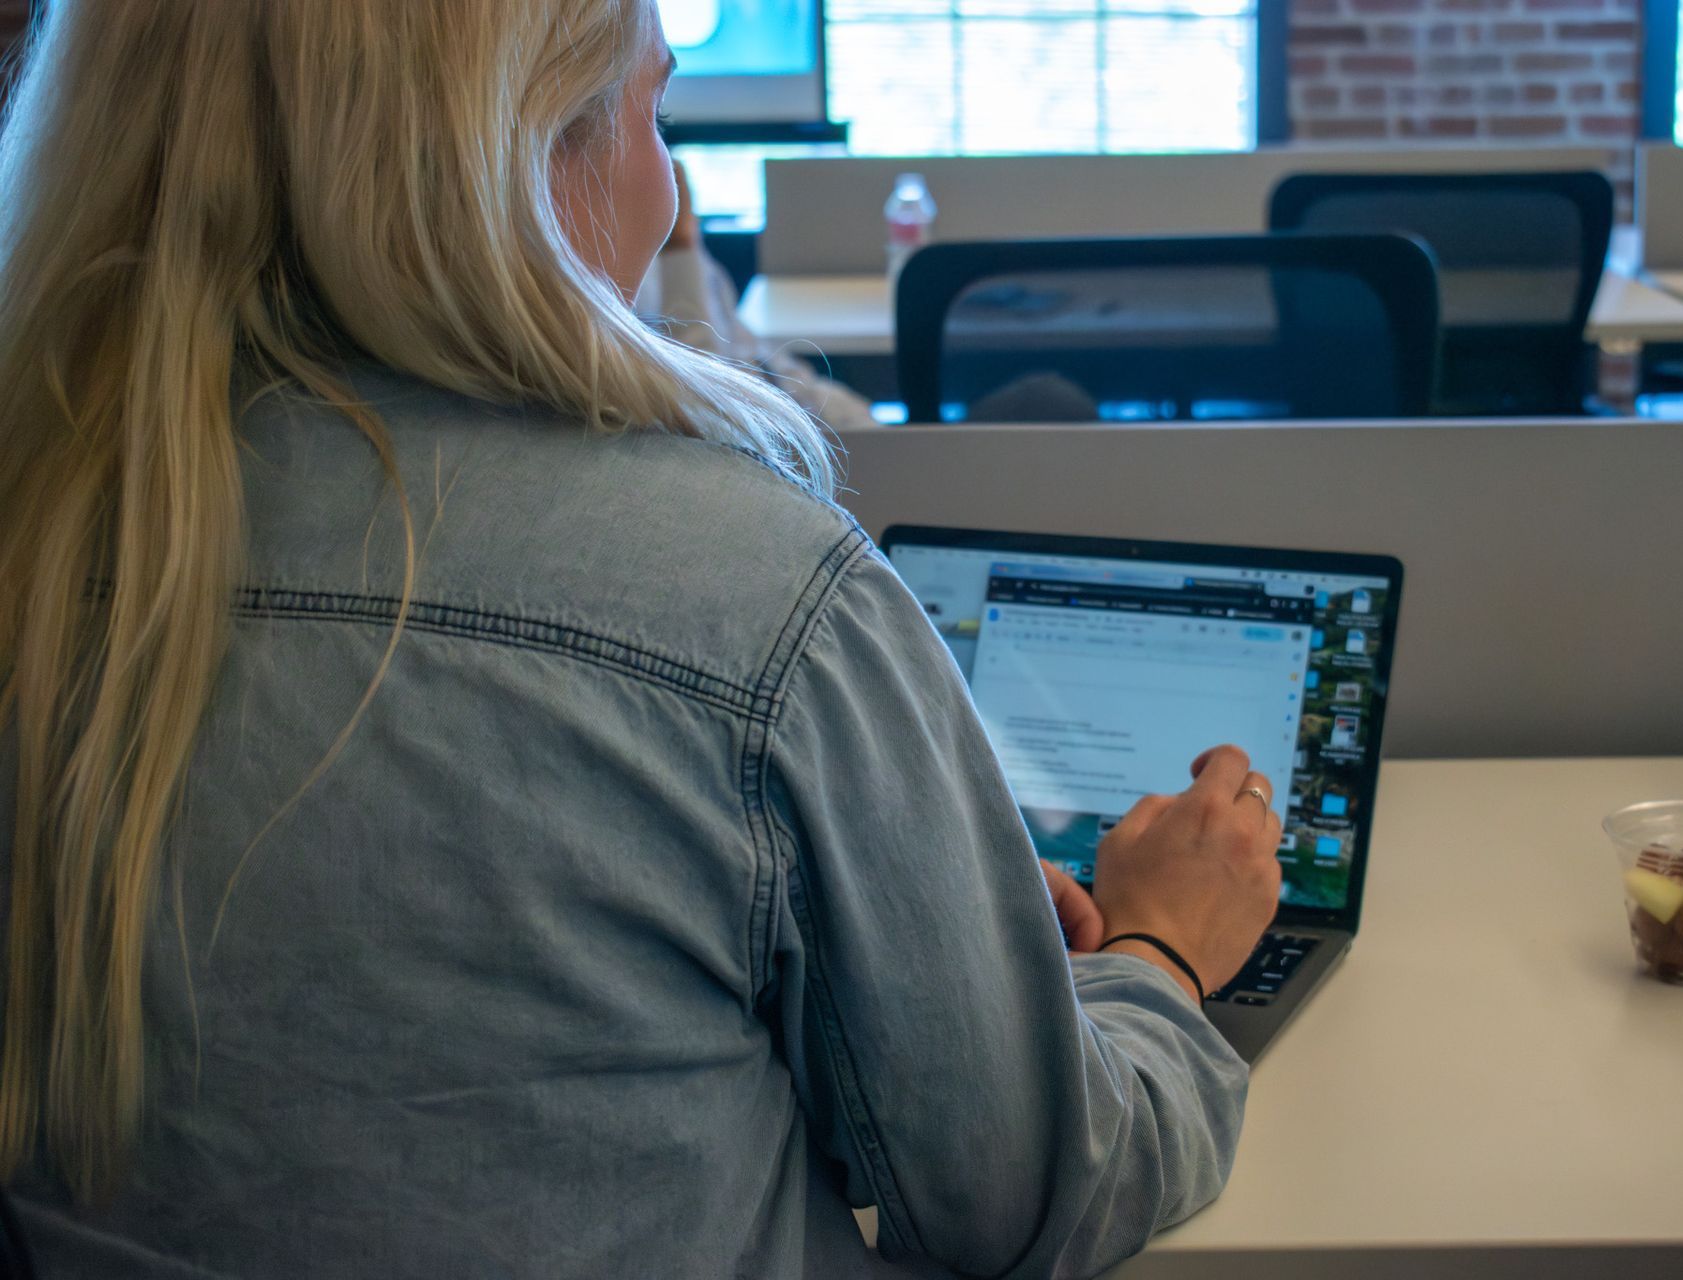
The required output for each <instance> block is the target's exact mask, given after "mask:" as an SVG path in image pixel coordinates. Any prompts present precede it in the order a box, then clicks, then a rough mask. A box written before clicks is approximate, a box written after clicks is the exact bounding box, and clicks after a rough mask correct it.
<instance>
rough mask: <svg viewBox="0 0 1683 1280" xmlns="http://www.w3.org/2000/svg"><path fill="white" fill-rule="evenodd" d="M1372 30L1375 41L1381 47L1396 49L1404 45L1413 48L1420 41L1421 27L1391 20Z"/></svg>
mask: <svg viewBox="0 0 1683 1280" xmlns="http://www.w3.org/2000/svg"><path fill="white" fill-rule="evenodd" d="M1372 31H1373V42H1374V43H1375V44H1377V45H1379V46H1380V47H1381V48H1389V49H1395V48H1398V47H1400V46H1404V45H1406V46H1408V47H1409V48H1413V47H1414V46H1415V45H1416V44H1418V43H1419V41H1420V28H1419V27H1401V26H1398V25H1397V24H1396V23H1394V22H1391V23H1386V24H1385V25H1384V26H1380V27H1374V28H1372Z"/></svg>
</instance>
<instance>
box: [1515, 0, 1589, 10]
mask: <svg viewBox="0 0 1683 1280" xmlns="http://www.w3.org/2000/svg"><path fill="white" fill-rule="evenodd" d="M1606 7H1607V5H1606V3H1605V0H1525V8H1526V10H1527V11H1528V12H1530V13H1563V12H1568V11H1569V12H1572V13H1600V12H1601V11H1602V10H1603V9H1605V8H1606Z"/></svg>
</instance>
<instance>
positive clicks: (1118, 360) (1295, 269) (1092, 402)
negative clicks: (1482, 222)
mask: <svg viewBox="0 0 1683 1280" xmlns="http://www.w3.org/2000/svg"><path fill="white" fill-rule="evenodd" d="M1437 309H1438V299H1437V282H1436V273H1435V270H1434V267H1433V264H1432V260H1431V256H1430V254H1429V253H1428V252H1427V251H1426V250H1425V249H1424V248H1423V247H1422V246H1421V245H1420V244H1419V243H1418V242H1417V241H1415V240H1412V239H1409V238H1406V237H1403V236H1395V235H1361V236H1343V235H1340V236H1301V235H1267V234H1258V235H1246V236H1219V237H1216V236H1178V237H1172V238H1159V237H1151V238H1128V239H1099V240H1016V241H1010V240H1005V241H978V242H972V243H957V244H954V243H941V244H934V245H930V246H928V247H926V248H924V249H921V250H919V251H918V252H917V253H915V254H913V255H912V257H911V259H910V260H909V261H908V262H907V263H906V265H905V267H904V269H903V270H902V271H901V273H900V279H899V283H898V286H897V288H896V291H895V357H896V364H897V368H898V375H899V383H900V392H901V395H902V397H903V398H904V400H905V401H906V406H907V412H908V417H909V419H910V420H911V421H913V422H937V421H949V422H950V421H990V422H1047V421H1094V420H1118V421H1130V420H1132V421H1138V420H1156V419H1200V420H1216V419H1234V418H1327V417H1344V418H1357V417H1399V416H1411V415H1418V414H1421V413H1424V412H1425V411H1426V407H1427V405H1428V403H1429V401H1430V396H1431V388H1432V378H1433V372H1434V360H1435V357H1436V349H1437Z"/></svg>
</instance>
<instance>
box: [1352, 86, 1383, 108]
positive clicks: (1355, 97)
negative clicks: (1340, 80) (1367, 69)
mask: <svg viewBox="0 0 1683 1280" xmlns="http://www.w3.org/2000/svg"><path fill="white" fill-rule="evenodd" d="M1385 98H1386V94H1385V86H1384V85H1382V84H1363V85H1357V86H1356V87H1355V88H1354V89H1352V90H1350V105H1351V106H1353V107H1370V108H1371V107H1382V106H1384V105H1385Z"/></svg>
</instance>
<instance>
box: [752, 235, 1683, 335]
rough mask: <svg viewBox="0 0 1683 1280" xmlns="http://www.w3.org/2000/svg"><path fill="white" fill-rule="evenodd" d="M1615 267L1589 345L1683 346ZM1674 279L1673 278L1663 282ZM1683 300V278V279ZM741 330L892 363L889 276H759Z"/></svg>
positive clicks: (1672, 320)
mask: <svg viewBox="0 0 1683 1280" xmlns="http://www.w3.org/2000/svg"><path fill="white" fill-rule="evenodd" d="M1625 271H1626V268H1625V266H1624V263H1623V262H1622V261H1620V260H1618V259H1614V260H1612V261H1610V262H1609V265H1608V268H1607V271H1606V273H1605V274H1604V275H1603V276H1602V278H1601V287H1600V289H1599V290H1598V291H1597V293H1596V296H1595V303H1594V305H1593V307H1592V308H1591V311H1590V319H1589V325H1588V327H1587V328H1586V330H1585V334H1584V336H1585V338H1586V339H1587V340H1589V341H1590V342H1594V343H1598V344H1600V345H1601V346H1603V347H1609V348H1615V349H1621V350H1628V349H1631V348H1634V347H1637V346H1641V345H1643V344H1645V343H1650V342H1680V341H1683V296H1680V295H1679V294H1674V293H1671V292H1668V291H1666V290H1665V289H1662V288H1658V287H1656V286H1655V285H1653V284H1649V283H1647V282H1645V281H1643V280H1641V279H1638V278H1636V277H1635V276H1634V275H1631V274H1626V273H1625ZM1662 278H1669V277H1662ZM1677 283H1678V286H1679V290H1680V293H1683V273H1678V280H1677ZM740 314H741V316H742V322H743V323H744V324H746V325H747V326H748V328H749V329H751V330H752V331H753V332H754V333H756V334H758V335H759V336H760V337H761V338H763V339H765V340H767V341H768V342H772V343H775V344H777V345H779V346H782V345H784V344H789V345H790V348H791V349H792V350H793V351H795V352H796V353H797V354H800V353H802V352H803V351H808V352H809V353H810V354H813V355H826V356H889V355H892V354H893V352H894V309H893V306H892V305H891V300H890V297H889V292H888V280H887V277H886V276H884V275H883V274H881V273H880V272H879V273H876V274H872V275H864V274H848V275H834V274H831V275H786V276H779V275H758V276H755V277H754V278H753V280H751V281H750V282H749V284H748V289H747V291H746V292H745V293H744V294H743V295H742V306H741V309H740Z"/></svg>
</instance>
